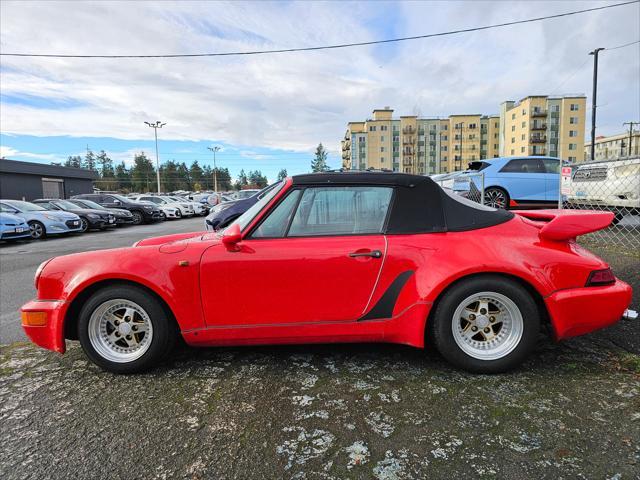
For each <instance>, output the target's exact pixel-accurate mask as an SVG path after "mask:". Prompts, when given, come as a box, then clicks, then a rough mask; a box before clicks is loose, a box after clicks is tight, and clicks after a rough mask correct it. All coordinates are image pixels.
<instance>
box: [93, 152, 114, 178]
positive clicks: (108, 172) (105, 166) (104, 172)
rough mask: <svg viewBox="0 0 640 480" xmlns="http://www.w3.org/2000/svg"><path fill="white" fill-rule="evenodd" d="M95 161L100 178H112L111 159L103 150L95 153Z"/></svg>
mask: <svg viewBox="0 0 640 480" xmlns="http://www.w3.org/2000/svg"><path fill="white" fill-rule="evenodd" d="M96 163H97V165H98V166H99V170H98V172H99V173H100V176H102V178H112V177H113V176H114V171H113V160H111V159H110V158H109V157H108V156H107V154H106V153H105V151H104V150H100V153H99V154H98V155H96Z"/></svg>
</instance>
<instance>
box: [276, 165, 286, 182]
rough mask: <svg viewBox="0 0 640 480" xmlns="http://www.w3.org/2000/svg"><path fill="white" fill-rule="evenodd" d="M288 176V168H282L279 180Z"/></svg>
mask: <svg viewBox="0 0 640 480" xmlns="http://www.w3.org/2000/svg"><path fill="white" fill-rule="evenodd" d="M287 177H288V175H287V169H286V168H283V169H282V170H280V171H279V172H278V181H280V180H284V179H285V178H287Z"/></svg>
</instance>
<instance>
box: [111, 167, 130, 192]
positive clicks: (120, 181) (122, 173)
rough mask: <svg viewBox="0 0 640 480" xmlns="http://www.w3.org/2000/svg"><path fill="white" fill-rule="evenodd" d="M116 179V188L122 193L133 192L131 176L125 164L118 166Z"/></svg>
mask: <svg viewBox="0 0 640 480" xmlns="http://www.w3.org/2000/svg"><path fill="white" fill-rule="evenodd" d="M115 177H116V188H117V189H118V190H120V191H124V192H125V193H129V192H130V191H131V176H130V175H129V172H128V171H127V166H126V165H125V164H124V162H122V163H120V164H119V165H116V170H115Z"/></svg>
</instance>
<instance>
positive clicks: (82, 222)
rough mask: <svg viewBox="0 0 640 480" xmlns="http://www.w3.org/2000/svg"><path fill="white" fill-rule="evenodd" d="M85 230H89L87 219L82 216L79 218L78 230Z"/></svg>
mask: <svg viewBox="0 0 640 480" xmlns="http://www.w3.org/2000/svg"><path fill="white" fill-rule="evenodd" d="M87 230H89V221H88V220H86V219H84V218H80V231H81V232H83V233H84V232H86V231H87Z"/></svg>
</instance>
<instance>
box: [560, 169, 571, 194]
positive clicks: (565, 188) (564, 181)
mask: <svg viewBox="0 0 640 480" xmlns="http://www.w3.org/2000/svg"><path fill="white" fill-rule="evenodd" d="M570 193H571V167H562V178H561V179H560V195H569V194H570Z"/></svg>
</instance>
